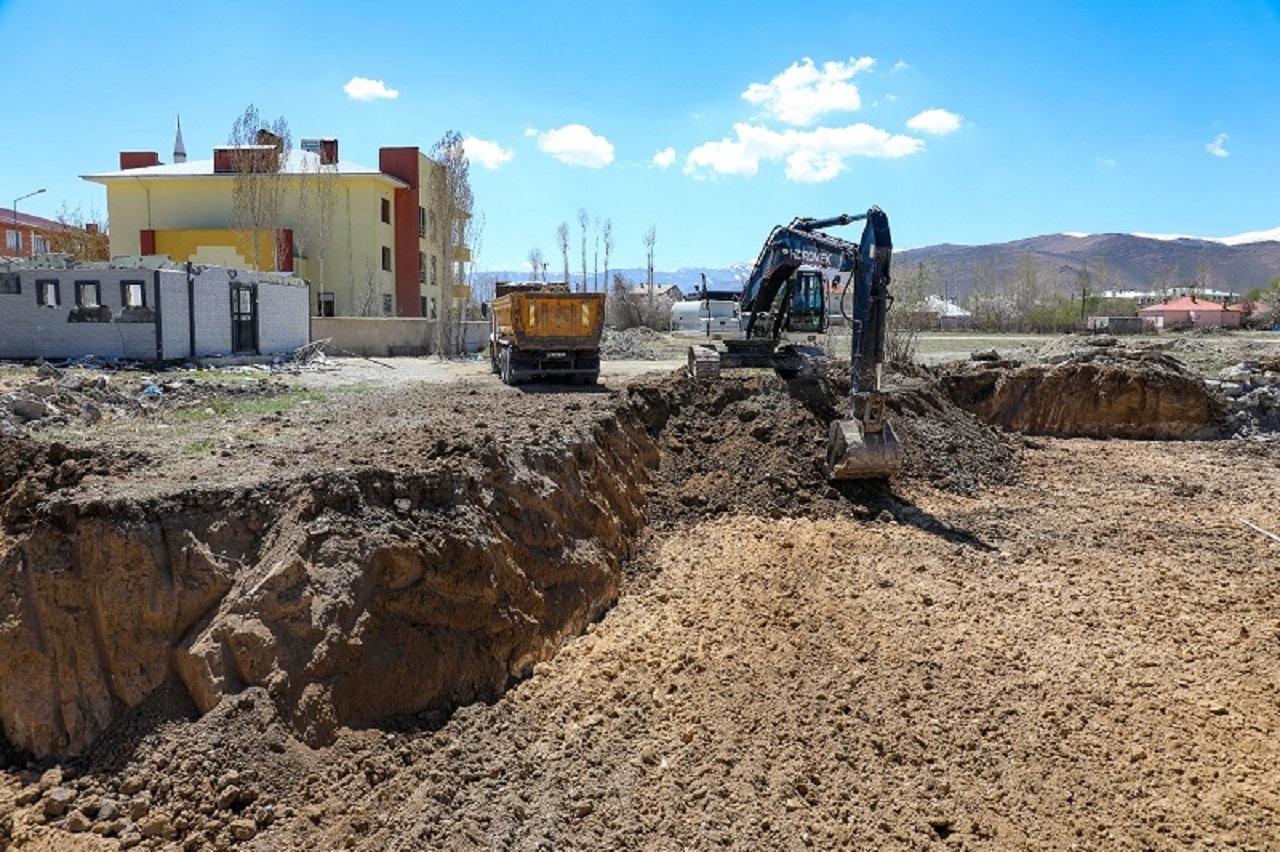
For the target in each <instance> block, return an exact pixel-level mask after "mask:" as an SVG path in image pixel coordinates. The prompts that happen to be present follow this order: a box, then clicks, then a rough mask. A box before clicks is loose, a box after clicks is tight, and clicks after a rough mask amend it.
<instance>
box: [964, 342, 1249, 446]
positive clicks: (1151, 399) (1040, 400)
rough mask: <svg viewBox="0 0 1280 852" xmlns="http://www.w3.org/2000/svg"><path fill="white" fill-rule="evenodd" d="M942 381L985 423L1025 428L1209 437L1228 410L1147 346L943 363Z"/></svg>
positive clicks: (1066, 433)
mask: <svg viewBox="0 0 1280 852" xmlns="http://www.w3.org/2000/svg"><path fill="white" fill-rule="evenodd" d="M941 384H942V387H943V388H945V389H946V391H947V393H948V394H949V395H950V397H951V399H952V400H954V401H955V403H956V404H957V405H959V406H961V407H962V408H964V409H965V410H967V411H971V412H973V413H974V414H976V415H977V416H978V417H979V418H981V419H982V421H983V422H985V423H989V424H992V425H995V426H1000V427H1003V428H1005V429H1011V430H1015V431H1019V432H1023V433H1025V434H1030V435H1056V436H1059V437H1087V438H1142V439H1158V440H1181V439H1188V438H1190V439H1195V438H1213V437H1217V436H1218V435H1219V434H1221V432H1222V429H1223V423H1224V417H1225V411H1226V407H1225V403H1224V401H1223V400H1222V398H1221V397H1220V396H1219V395H1217V394H1215V393H1214V392H1213V391H1212V390H1211V389H1210V388H1209V387H1208V386H1206V385H1205V383H1204V381H1203V380H1202V379H1201V378H1200V377H1199V376H1197V375H1196V374H1195V373H1193V372H1192V371H1190V370H1188V369H1187V368H1185V367H1184V366H1182V364H1180V363H1179V362H1178V361H1177V360H1175V359H1173V358H1170V357H1169V356H1167V355H1163V354H1161V353H1159V352H1152V351H1137V352H1135V351H1131V350H1127V349H1114V348H1093V349H1077V350H1073V351H1072V352H1071V353H1070V354H1067V355H1065V356H1062V357H1061V358H1060V359H1059V360H1058V361H1057V363H1053V364H1031V365H1026V366H1023V365H1021V364H1018V363H1017V362H1010V361H1000V360H973V361H969V362H962V363H959V364H953V365H950V366H949V367H946V368H944V369H943V375H942V380H941Z"/></svg>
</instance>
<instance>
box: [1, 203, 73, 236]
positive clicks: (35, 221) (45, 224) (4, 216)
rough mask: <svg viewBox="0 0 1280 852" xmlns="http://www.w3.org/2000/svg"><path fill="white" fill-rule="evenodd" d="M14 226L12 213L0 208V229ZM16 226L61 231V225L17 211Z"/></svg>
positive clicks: (5, 208)
mask: <svg viewBox="0 0 1280 852" xmlns="http://www.w3.org/2000/svg"><path fill="white" fill-rule="evenodd" d="M13 224H14V219H13V211H12V210H10V209H9V208H8V207H0V227H3V226H4V225H10V226H12V225H13ZM17 224H18V226H19V227H22V228H37V229H39V230H42V231H61V230H62V229H63V225H62V224H61V223H59V222H55V221H53V220H52V219H45V218H44V217H43V216H32V215H31V214H30V213H23V212H22V211H21V210H19V211H18V221H17Z"/></svg>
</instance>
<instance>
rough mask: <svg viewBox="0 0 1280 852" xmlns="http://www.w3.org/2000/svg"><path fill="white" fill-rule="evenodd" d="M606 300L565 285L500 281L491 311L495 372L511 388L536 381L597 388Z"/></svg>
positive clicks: (495, 288)
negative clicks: (575, 291) (585, 385)
mask: <svg viewBox="0 0 1280 852" xmlns="http://www.w3.org/2000/svg"><path fill="white" fill-rule="evenodd" d="M604 299H605V294H604V293H574V292H572V291H571V290H570V289H569V286H568V285H567V284H561V283H547V282H540V281H523V282H499V283H498V284H497V285H495V287H494V299H493V304H492V305H491V310H490V312H489V313H490V322H491V324H492V325H491V329H490V334H489V361H490V365H491V367H492V368H493V371H494V372H495V373H497V374H498V375H499V376H500V377H501V378H502V381H503V382H505V383H507V384H509V385H514V384H518V383H520V382H523V381H528V380H531V379H538V378H549V379H559V380H565V381H571V382H574V383H577V384H595V382H596V380H597V379H599V377H600V335H601V333H602V332H603V331H604Z"/></svg>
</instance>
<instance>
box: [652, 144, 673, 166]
mask: <svg viewBox="0 0 1280 852" xmlns="http://www.w3.org/2000/svg"><path fill="white" fill-rule="evenodd" d="M675 161H676V149H675V148H663V149H662V150H661V151H659V152H658V153H656V154H654V155H653V164H654V165H655V166H657V167H658V168H660V169H669V168H671V165H672V164H673V163H674V162H675Z"/></svg>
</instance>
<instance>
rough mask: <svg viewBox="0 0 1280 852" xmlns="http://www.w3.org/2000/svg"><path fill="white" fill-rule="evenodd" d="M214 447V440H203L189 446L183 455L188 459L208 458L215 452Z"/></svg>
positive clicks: (183, 451)
mask: <svg viewBox="0 0 1280 852" xmlns="http://www.w3.org/2000/svg"><path fill="white" fill-rule="evenodd" d="M214 446H215V442H214V440H213V438H201V439H200V440H199V441H196V442H194V443H191V444H187V446H186V447H185V448H184V449H183V450H182V454H183V455H184V456H187V457H188V458H198V457H200V456H207V455H209V453H210V452H212V451H213V448H214Z"/></svg>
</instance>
